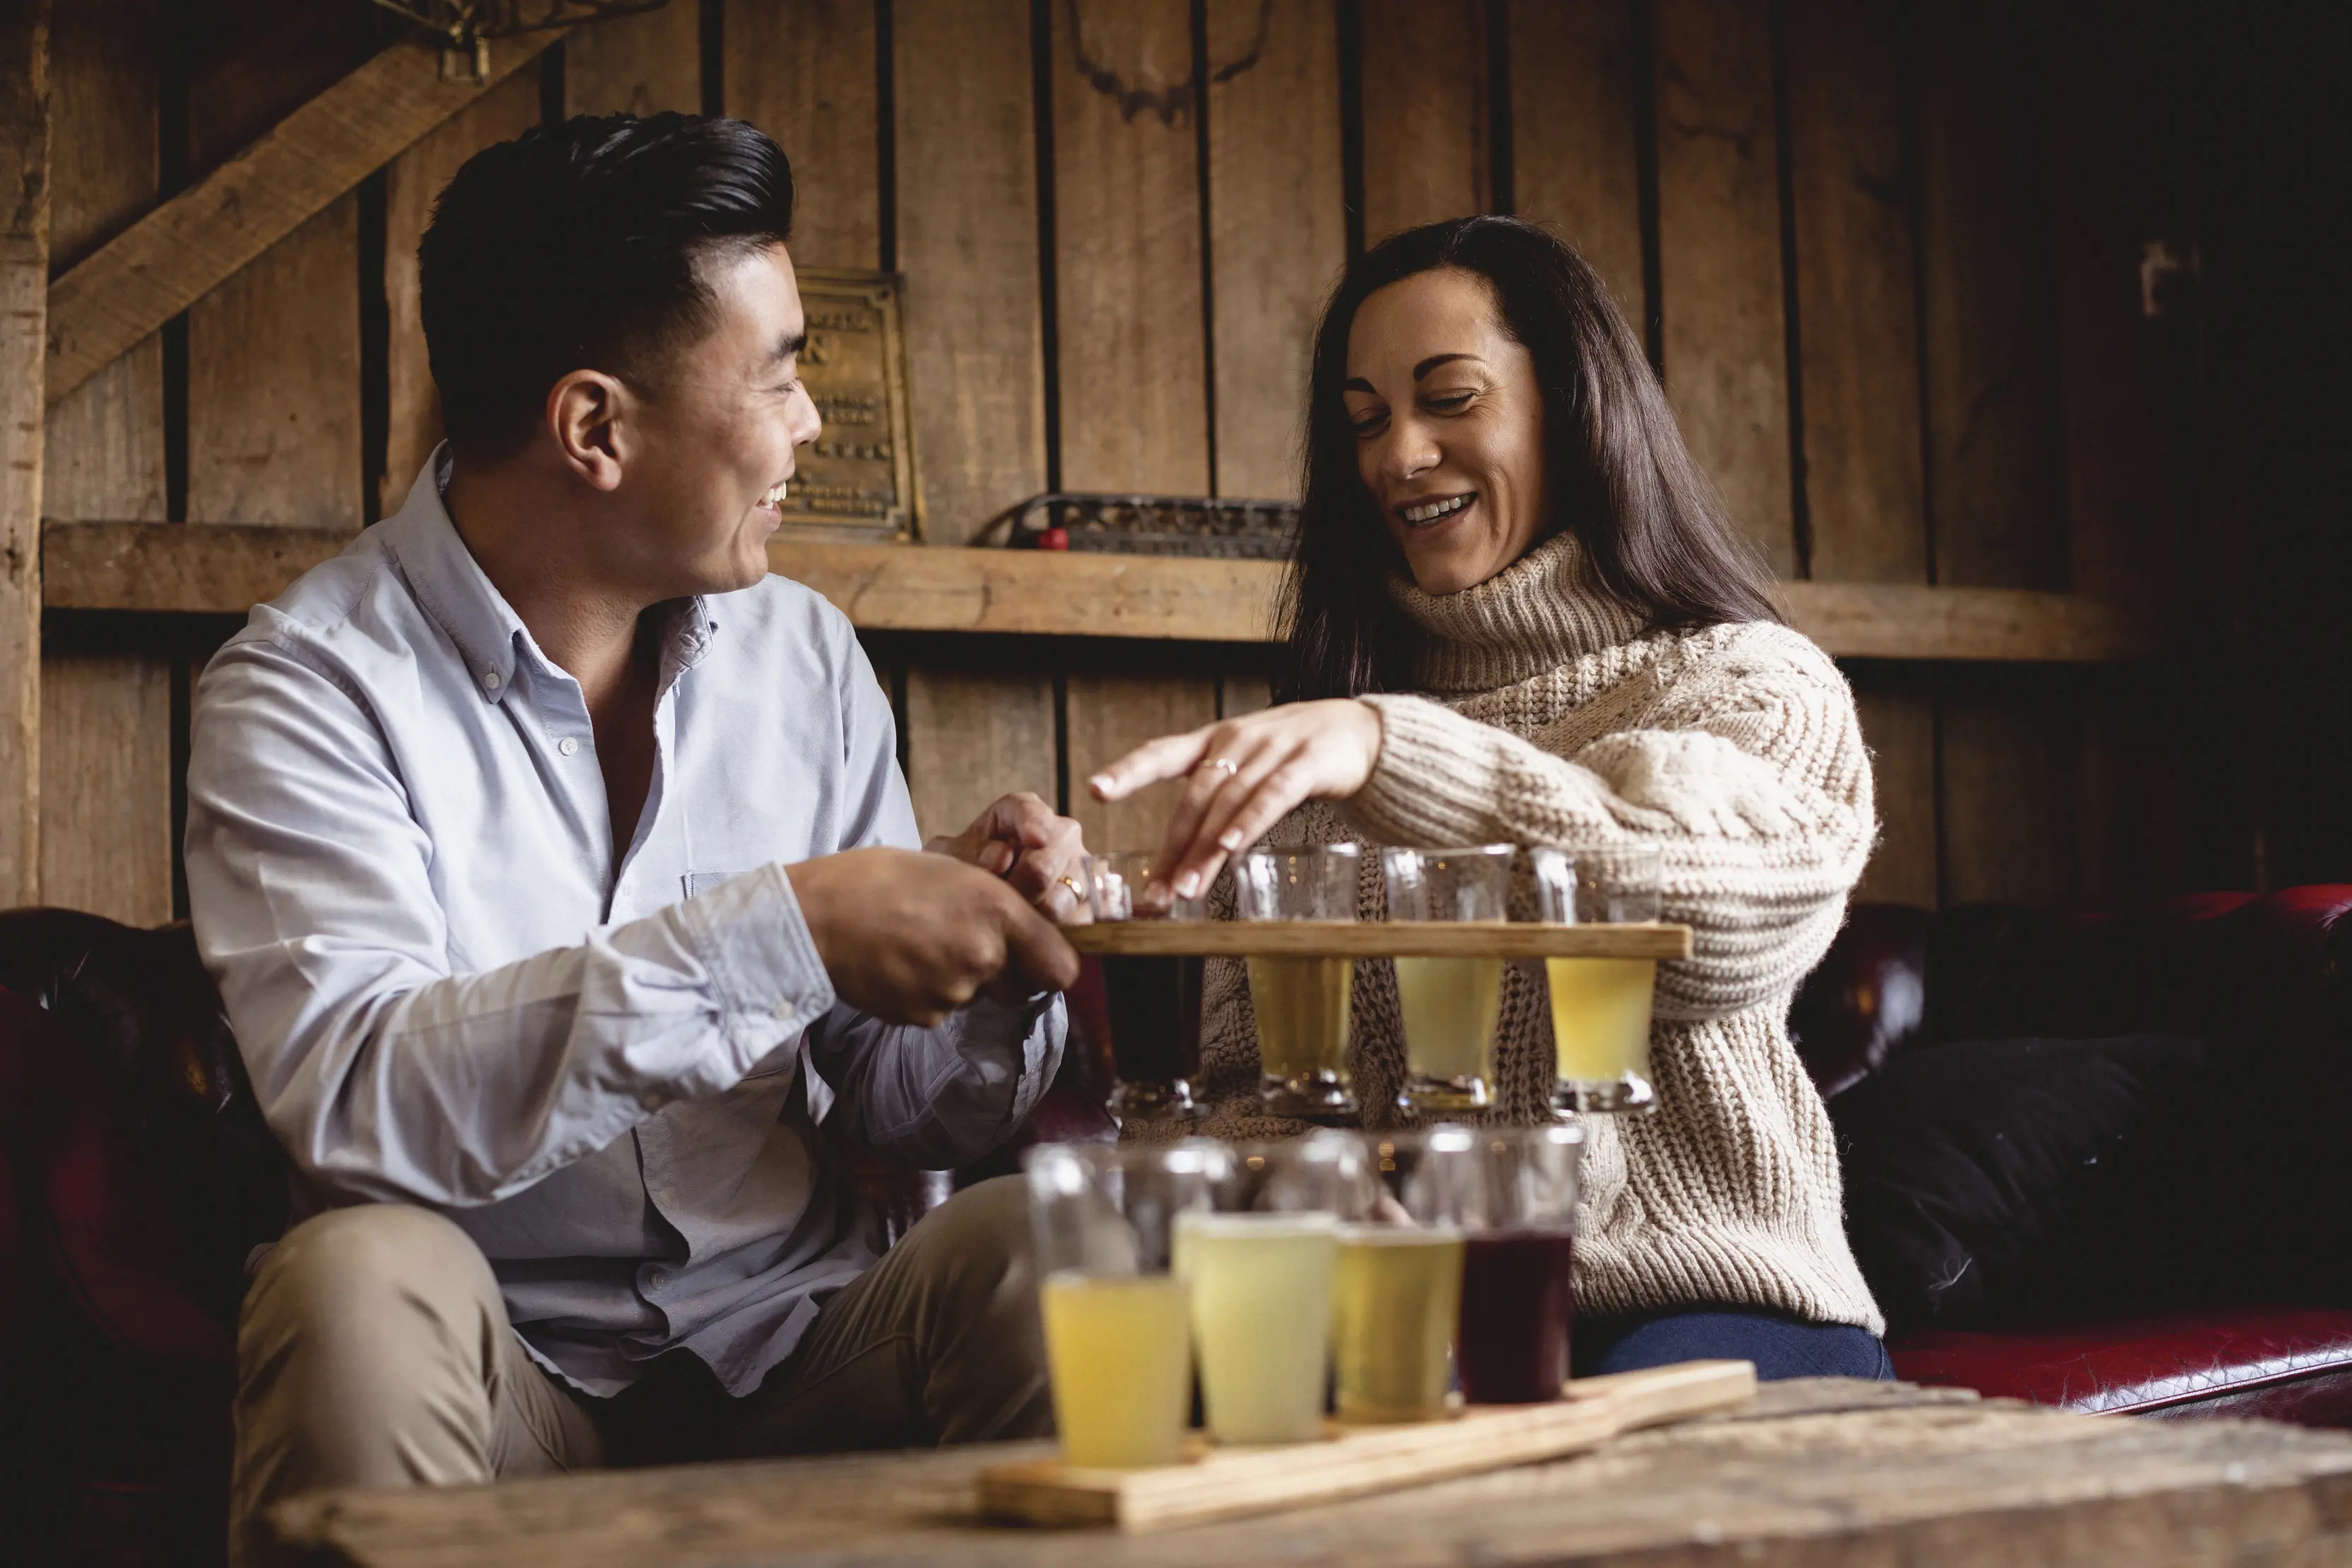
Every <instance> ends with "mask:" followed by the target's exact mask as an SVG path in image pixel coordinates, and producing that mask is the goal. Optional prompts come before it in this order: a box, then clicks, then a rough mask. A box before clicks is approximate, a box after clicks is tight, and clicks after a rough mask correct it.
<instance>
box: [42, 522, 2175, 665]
mask: <svg viewBox="0 0 2352 1568" xmlns="http://www.w3.org/2000/svg"><path fill="white" fill-rule="evenodd" d="M350 542H351V541H350V538H349V537H348V536H347V535H343V534H341V533H334V532H329V531H324V530H320V529H312V528H252V527H241V526H235V525H226V524H222V525H197V524H181V523H115V522H61V521H57V520H51V521H49V522H47V523H46V524H44V525H43V528H42V533H41V559H42V603H43V605H44V607H45V608H47V609H50V610H131V611H176V612H199V613H223V612H226V613H230V614H241V613H243V612H245V611H246V610H247V609H248V608H250V607H251V606H252V605H254V604H256V603H258V602H260V601H264V600H267V599H271V598H274V597H276V595H277V594H278V592H279V591H282V590H283V589H284V588H285V586H286V585H287V584H288V583H289V582H290V581H292V580H294V579H295V578H296V577H298V576H299V575H300V574H301V573H302V572H303V571H305V570H308V569H309V568H310V567H311V566H314V565H316V564H317V563H318V562H320V561H321V560H324V559H327V558H328V557H330V556H332V555H333V554H335V553H336V552H337V551H338V550H341V549H342V548H343V547H344V546H345V545H346V544H348V543H350ZM768 563H769V565H770V566H771V567H772V569H773V570H776V571H778V572H780V573H782V575H784V576H786V577H790V578H793V579H794V580H797V581H800V582H804V583H806V584H808V585H809V586H810V587H811V588H814V589H815V590H816V591H818V592H820V593H822V594H824V596H825V597H826V598H827V599H830V600H831V601H833V602H834V603H835V604H837V605H839V606H840V607H841V609H842V611H843V612H844V613H845V614H846V615H847V616H848V617H849V618H850V620H851V621H853V622H856V624H857V626H858V627H860V628H861V629H863V630H866V631H871V632H994V633H1012V634H1019V635H1031V636H1036V635H1044V636H1068V637H1131V638H1143V639H1159V640H1163V641H1184V642H1196V643H1266V642H1268V641H1270V640H1271V639H1272V636H1273V624H1274V604H1275V594H1276V590H1277V588H1278V587H1279V585H1280V582H1281V580H1282V571H1283V569H1282V566H1281V565H1280V563H1278V562H1274V561H1260V560H1205V559H1188V558H1180V557H1170V556H1119V555H1096V554H1091V553H1087V552H1083V551H1071V552H1068V553H1059V552H1049V551H1044V550H1009V549H956V548H950V547H946V546H937V545H933V546H910V545H886V544H828V543H817V542H812V541H806V540H786V539H779V540H777V541H775V542H772V543H771V544H770V545H769V547H768ZM1781 594H1782V597H1783V598H1784V599H1785V601H1787V604H1788V607H1789V612H1790V618H1791V619H1792V620H1793V621H1794V622H1795V623H1796V625H1797V626H1798V628H1799V629H1800V630H1801V631H1802V632H1805V633H1806V634H1807V635H1808V636H1810V637H1811V638H1812V639H1813V640H1814V641H1815V642H1817V643H1821V645H1822V647H1824V648H1826V649H1827V650H1829V652H1831V653H1834V654H1837V655H1839V656H1840V657H1843V658H1862V659H1968V660H1993V661H2007V662H2041V663H2063V664H2081V663H2099V662H2110V661H2116V660H2122V659H2133V658H2141V657H2145V656H2146V655H2147V654H2149V653H2154V652H2155V651H2156V650H2157V647H2158V639H2157V636H2156V634H2155V631H2154V628H2153V627H2152V626H2151V625H2150V624H2149V622H2147V620H2146V619H2145V618H2143V617H2141V616H2139V615H2137V614H2136V613H2134V612H2131V611H2129V610H2127V609H2126V608H2125V607H2123V606H2120V605H2116V604H2111V603H2108V602H2105V601H2100V600H2095V599H2089V598H2085V597H2083V596H2081V595H2078V594H2067V593H2039V592H2033V591H2028V590H2023V589H1997V588H1927V587H1918V586H1909V585H1905V584H1893V583H1832V582H1790V583H1784V584H1782V585H1781Z"/></svg>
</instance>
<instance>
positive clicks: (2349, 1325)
mask: <svg viewBox="0 0 2352 1568" xmlns="http://www.w3.org/2000/svg"><path fill="white" fill-rule="evenodd" d="M1790 1030H1791V1032H1792V1033H1793V1034H1794V1035H1795V1036H1796V1038H1797V1040H1798V1050H1799V1051H1800V1054H1801V1055H1802V1056H1803V1057H1804V1059H1805V1061H1806V1066H1807V1068H1808V1069H1809V1071H1811V1073H1812V1076H1813V1079H1814V1082H1816V1083H1817V1084H1818V1085H1819V1086H1820V1087H1821V1089H1822V1093H1823V1094H1824V1095H1825V1096H1835V1095H1837V1094H1839V1093H1841V1092H1844V1091H1846V1090H1848V1089H1850V1088H1852V1087H1853V1085H1854V1084H1856V1083H1858V1082H1862V1081H1863V1080H1864V1079H1865V1078H1867V1077H1869V1076H1870V1075H1871V1074H1872V1073H1874V1072H1876V1071H1878V1070H1879V1069H1880V1068H1882V1067H1883V1066H1884V1065H1885V1063H1886V1062H1887V1061H1889V1060H1891V1059H1892V1058H1893V1057H1895V1056H1896V1055H1898V1054H1900V1053H1901V1052H1902V1051H1906V1050H1909V1049H1912V1048H1913V1047H1916V1046H1918V1045H1923V1044H1927V1043H1931V1042H1934V1041H1937V1040H1964V1039H1982V1038H2001V1037H2019V1036H2044V1037H2056V1038H2095V1037H2098V1036H2105V1035H2116V1034H2127V1033H2136V1032H2169V1033H2191V1034H2196V1035H2199V1036H2200V1037H2201V1038H2203V1039H2204V1040H2206V1041H2207V1043H2208V1047H2209V1051H2210V1058H2209V1060H2210V1064H2211V1066H2210V1072H2211V1076H2212V1083H2211V1094H2212V1100H2213V1103H2212V1107H2211V1110H2210V1115H2209V1116H2208V1117H2207V1124H2208V1134H2207V1136H2206V1138H2205V1139H2204V1140H2202V1143H2201V1145H2200V1147H2199V1148H2198V1149H2196V1150H2193V1151H2185V1152H2184V1157H2189V1158H2194V1159H2197V1160H2199V1161H2200V1162H2203V1179H2202V1182H2201V1184H2200V1185H2201V1186H2202V1187H2203V1188H2204V1190H2206V1191H2207V1192H2208V1193H2209V1194H2210V1195H2211V1197H2212V1199H2213V1201H2212V1203H2211V1207H2210V1211H2208V1212H2204V1213H2200V1214H2199V1215H2195V1216H2184V1217H2183V1220H2182V1239H2183V1256H2182V1268H2181V1270H2179V1273H2180V1276H2181V1278H2182V1279H2183V1281H2184V1284H2185V1285H2186V1286H2187V1287H2188V1288H2185V1289H2184V1291H2183V1294H2184V1297H2186V1296H2189V1295H2193V1294H2196V1293H2198V1292H2199V1291H2201V1292H2203V1294H2204V1295H2205V1297H2206V1299H2204V1300H2200V1301H2193V1302H2192V1301H2187V1300H2184V1301H2179V1302H2163V1303H2154V1302H2152V1303H2150V1306H2151V1307H2152V1308H2154V1307H2164V1308H2178V1309H2179V1310H2174V1311H2169V1312H2157V1313H2154V1314H2152V1315H2150V1316H2147V1317H2145V1318H2135V1319H2133V1320H2131V1321H2128V1322H2107V1323H2096V1324H2063V1323H2053V1324H2050V1325H2047V1326H2035V1327H2033V1328H2031V1329H2024V1330H2020V1331H2018V1332H2014V1333H1950V1332H1939V1333H1914V1334H1911V1335H1908V1336H1905V1337H1899V1338H1897V1339H1896V1340H1895V1341H1893V1342H1892V1343H1890V1345H1889V1349H1890V1351H1891V1353H1892V1354H1893V1356H1894V1360H1895V1370H1896V1372H1897V1373H1898V1374H1899V1375H1902V1376H1904V1377H1906V1378H1910V1379H1913V1380H1915V1381H1918V1382H1923V1383H1943V1384H1952V1385H1961V1386H1966V1387H1971V1388H1977V1389H1979V1390H1981V1391H1983V1392H1984V1393H1987V1394H1993V1395H2005V1396H2014V1397H2018V1398H2023V1399H2031V1400H2033V1401H2035V1402H2037V1403H2041V1404H2053V1405H2063V1406H2068V1407H2070V1408H2074V1409H2080V1410H2086V1411H2102V1412H2117V1413H2122V1412H2128V1413H2132V1414H2142V1415H2166V1416H2189V1415H2263V1416H2274V1417H2275V1418H2278V1419H2285V1420H2295V1421H2301V1422H2305V1423H2307V1424H2313V1425H2330V1426H2335V1425H2352V1311H2347V1310H2344V1309H2347V1308H2352V1140H2347V1139H2345V1138H2344V1137H2343V1136H2342V1134H2341V1131H2340V1126H2341V1121H2342V1117H2343V1113H2344V1107H2345V1106H2346V1105H2347V1103H2352V886H2316V887H2303V888H2293V889H2289V890H2287V891H2285V892H2283V893H2278V894H2271V895H2269V896H2267V897H2259V898H2258V897H2255V896H2253V895H2252V894H2200V895H2198V896H2195V897H2189V898H2179V899H2172V900H2168V901H2165V902H2162V903H2159V904H2150V905H2147V906H2143V907H2140V908H2137V909H2133V910H2129V911H2124V912H2088V911H2064V912H2061V911H2049V910H2028V909H2021V908H2014V907H2008V906H1995V905H1983V904H1979V905H1961V906H1958V907H1955V908H1952V909H1948V910H1945V911H1943V912H1942V913H1941V914H1938V915H1928V914H1927V912H1926V911H1923V910H1918V909H1913V908H1908V907H1906V906H1901V905H1893V904H1857V905H1856V906H1855V907H1854V908H1853V912H1852V914H1851V915H1850V917H1849V922H1848V925H1847V928H1846V930H1845V931H1844V932H1843V934H1842V935H1841V936H1839V938H1838V941H1837V944H1836V946H1835V947H1833V948H1832V951H1831V953H1830V955H1829V956H1828V957H1827V958H1826V959H1825V960H1824V961H1823V963H1822V966H1821V967H1820V968H1819V969H1817V970H1816V971H1815V972H1814V973H1813V975H1812V976H1811V977H1810V978H1809V979H1808V980H1807V982H1806V984H1805V987H1804V988H1803V989H1802V991H1801V993H1800V994H1799V996H1798V998H1797V1002H1796V1005H1795V1007H1794V1008H1793V1009H1791V1012H1790ZM2192 1260H2194V1266H2192ZM2190 1281H2193V1284H2190V1283H2189V1282H2190ZM2217 1282H2220V1284H2221V1289H2219V1290H2217V1288H2216V1287H2217ZM2232 1283H2233V1284H2235V1286H2236V1287H2237V1291H2238V1292H2239V1293H2236V1294H2232V1293H2230V1292H2229V1291H2228V1290H2227V1288H2226V1287H2227V1285H2229V1284H2232ZM2278 1303H2294V1304H2293V1305H2283V1304H2278ZM2192 1309H2193V1310H2192Z"/></svg>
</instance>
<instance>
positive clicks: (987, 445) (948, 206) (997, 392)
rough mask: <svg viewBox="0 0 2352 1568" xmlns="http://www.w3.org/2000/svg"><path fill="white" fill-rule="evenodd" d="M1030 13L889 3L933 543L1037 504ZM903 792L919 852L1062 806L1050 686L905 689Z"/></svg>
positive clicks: (984, 679) (910, 349) (921, 0)
mask: <svg viewBox="0 0 2352 1568" xmlns="http://www.w3.org/2000/svg"><path fill="white" fill-rule="evenodd" d="M1029 27H1030V17H1029V6H1028V4H1027V0H892V5H891V16H890V34H891V50H892V56H893V58H892V61H891V80H892V84H893V85H892V90H891V99H892V103H893V106H894V110H895V113H896V117H897V124H896V126H895V128H894V129H895V136H894V143H895V151H896V162H897V166H898V167H897V176H896V190H897V193H898V210H897V213H896V220H897V230H898V268H899V270H900V271H901V272H903V273H904V274H905V275H906V277H907V299H906V309H907V357H908V371H909V376H910V379H911V382H912V392H913V415H914V421H915V450H916V455H917V458H918V461H919V465H920V468H921V478H922V484H923V491H924V502H925V508H926V510H925V524H924V527H925V529H926V533H927V535H928V538H929V541H930V542H932V543H937V544H950V545H955V544H962V543H963V542H964V541H965V540H966V539H968V538H971V535H972V534H973V533H975V532H976V531H978V530H979V528H981V527H982V525H983V524H984V523H985V522H986V521H987V520H988V519H989V518H990V517H994V516H996V515H997V514H998V513H1000V512H1003V510H1005V509H1006V508H1007V507H1012V506H1013V505H1015V504H1016V503H1018V502H1020V501H1021V500H1023V499H1024V498H1026V497H1030V496H1034V495H1035V494H1037V493H1038V492H1039V491H1041V490H1044V489H1045V487H1046V480H1045V314H1044V306H1043V296H1042V286H1041V280H1040V272H1041V268H1040V265H1039V256H1038V248H1037V246H1038V239H1037V145H1036V118H1035V101H1036V100H1035V83H1034V79H1033V75H1032V66H1031V59H1030V31H1029ZM906 690H907V712H906V716H905V723H906V729H907V788H908V792H909V793H910V794H911V795H912V796H913V798H914V802H915V819H916V821H918V822H919V823H920V824H921V825H922V831H924V833H925V834H927V835H929V834H937V833H953V832H961V831H962V830H963V829H964V828H965V827H966V826H967V825H969V824H970V822H971V819H972V818H973V817H974V816H976V815H978V814H979V812H980V810H981V809H982V807H984V806H986V805H987V804H988V803H989V802H990V801H991V800H995V799H996V798H997V797H998V796H999V795H1002V794H1004V793H1006V792H1007V791H1009V790H1013V789H1029V790H1034V792H1036V793H1037V794H1038V795H1039V796H1041V797H1043V798H1044V799H1045V800H1049V801H1050V800H1054V799H1055V791H1056V787H1057V782H1058V775H1059V760H1058V758H1056V756H1055V749H1054V746H1055V739H1054V728H1055V725H1054V682H1053V678H1052V677H1051V676H1050V675H1049V674H1045V673H1043V672H1037V673H1032V674H1004V673H1001V672H997V671H992V670H969V669H954V668H936V667H929V666H926V665H922V664H916V665H912V666H910V667H909V668H908V671H907V687H906Z"/></svg>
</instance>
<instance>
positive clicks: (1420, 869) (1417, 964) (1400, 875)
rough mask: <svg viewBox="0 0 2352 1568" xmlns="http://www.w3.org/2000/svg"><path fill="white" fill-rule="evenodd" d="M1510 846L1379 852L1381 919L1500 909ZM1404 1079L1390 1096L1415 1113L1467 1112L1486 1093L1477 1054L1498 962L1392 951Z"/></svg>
mask: <svg viewBox="0 0 2352 1568" xmlns="http://www.w3.org/2000/svg"><path fill="white" fill-rule="evenodd" d="M1511 853H1512V851H1511V846H1510V845H1508V844H1477V845H1473V846H1471V847H1468V848H1465V849H1451V850H1407V849H1392V850H1383V851H1381V873H1382V874H1383V876H1384V877H1385V878H1386V880H1387V883H1388V895H1389V918H1390V919H1391V920H1452V921H1464V920H1491V921H1500V920H1505V919H1507V918H1509V913H1510V911H1509V902H1510V891H1511ZM1394 962H1395V964H1396V982H1397V1006H1398V1009H1399V1010H1400V1011H1401V1012H1402V1014H1403V1015H1404V1055H1405V1082H1404V1087H1403V1088H1402V1090H1401V1091H1400V1092H1398V1095H1397V1103H1398V1104H1399V1105H1401V1106H1402V1107H1404V1108H1405V1109H1406V1110H1409V1111H1413V1112H1417V1113H1421V1114H1423V1115H1451V1114H1454V1113H1458V1112H1462V1111H1475V1110H1479V1109H1481V1108H1483V1107H1484V1106H1486V1104H1487V1103H1489V1102H1490V1101H1491V1100H1492V1099H1493V1097H1494V1096H1493V1092H1492V1090H1491V1089H1490V1088H1489V1082H1490V1080H1489V1077H1488V1068H1487V1062H1488V1059H1489V1056H1490V1054H1491V1052H1492V1049H1493V1046H1494V1041H1495V1021H1496V1017H1497V1015H1498V1014H1499V1013H1500V1012H1501V1010H1502V1006H1503V961H1502V959H1500V958H1499V957H1496V958H1398V959H1396V960H1395V961H1394Z"/></svg>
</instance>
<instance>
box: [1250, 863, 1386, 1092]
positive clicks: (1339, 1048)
mask: <svg viewBox="0 0 2352 1568" xmlns="http://www.w3.org/2000/svg"><path fill="white" fill-rule="evenodd" d="M1361 860H1362V856H1361V854H1360V852H1359V851H1358V850H1357V848H1356V846H1355V845H1353V844H1324V845H1320V846H1317V847H1314V848H1309V849H1296V850H1269V849H1258V850H1252V851H1250V852H1248V853H1247V854H1244V855H1243V856H1242V857H1241V858H1240V859H1239V860H1237V861H1235V862H1234V906H1235V909H1236V910H1237V912H1238V913H1239V914H1240V915H1241V917H1242V918H1243V919H1244V920H1251V921H1255V920H1269V921H1271V920H1282V921H1306V920H1322V921H1352V920H1353V919H1355V918H1356V879H1357V871H1358V867H1359V865H1360V862H1361ZM1355 977H1356V966H1355V963H1354V961H1353V960H1352V959H1348V958H1317V957H1296V956H1288V955H1285V954H1276V953H1267V954H1253V955H1251V956H1250V960H1249V988H1250V1008H1251V1010H1252V1011H1254V1012H1255V1014H1256V1015H1257V1048H1258V1063H1259V1079H1258V1094H1259V1097H1260V1098H1261V1099H1262V1100H1263V1101H1264V1102H1265V1108H1266V1109H1267V1110H1268V1111H1270V1112H1272V1113H1275V1114H1276V1115H1279V1116H1308V1117H1317V1118H1322V1117H1332V1118H1338V1117H1347V1118H1353V1117H1354V1116H1355V1115H1356V1114H1357V1105H1356V1096H1355V1094H1354V1093H1353V1092H1351V1091H1350V1090H1349V1081H1348V1018H1349V999H1350V998H1351V997H1352V996H1353V994H1354V991H1355Z"/></svg>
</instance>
